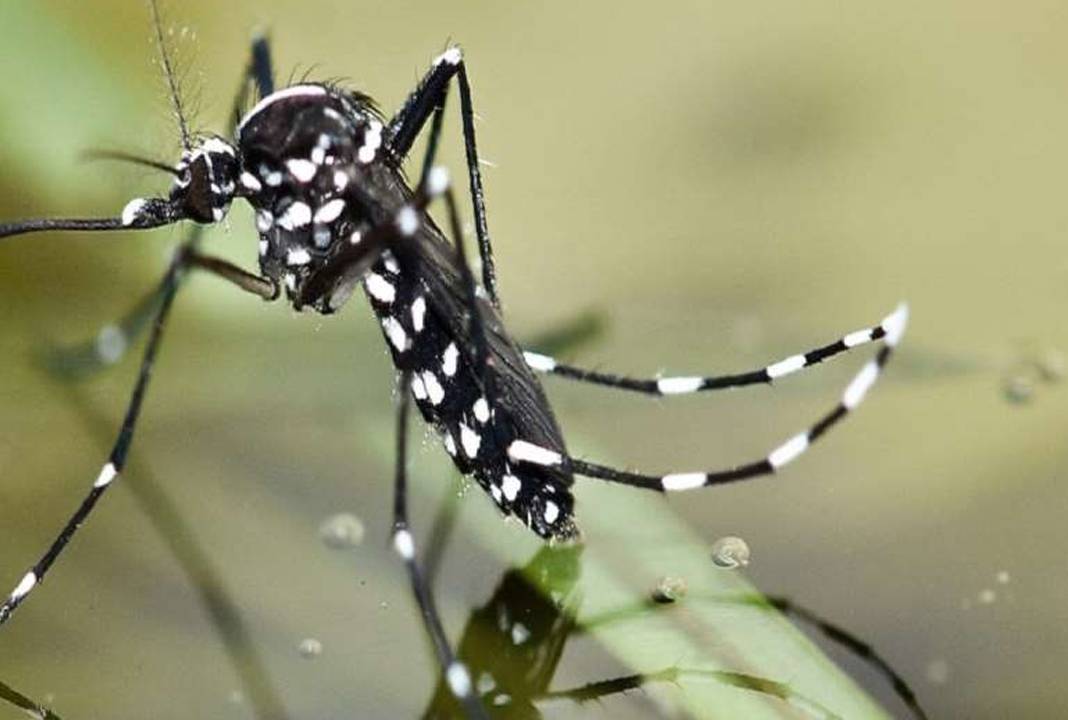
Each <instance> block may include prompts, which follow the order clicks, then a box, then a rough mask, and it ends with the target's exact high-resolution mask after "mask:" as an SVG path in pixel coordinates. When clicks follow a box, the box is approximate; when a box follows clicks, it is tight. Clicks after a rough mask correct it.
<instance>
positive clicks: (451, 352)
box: [441, 342, 460, 377]
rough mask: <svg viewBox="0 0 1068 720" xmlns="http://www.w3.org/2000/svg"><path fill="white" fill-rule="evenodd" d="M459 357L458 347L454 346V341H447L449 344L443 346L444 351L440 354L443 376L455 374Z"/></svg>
mask: <svg viewBox="0 0 1068 720" xmlns="http://www.w3.org/2000/svg"><path fill="white" fill-rule="evenodd" d="M459 359H460V349H459V348H458V347H456V343H454V342H452V343H449V346H448V347H447V348H445V352H444V353H443V354H442V356H441V371H442V372H443V373H445V377H452V376H453V375H455V374H456V365H457V362H458V361H459Z"/></svg>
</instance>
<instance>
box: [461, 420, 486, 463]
mask: <svg viewBox="0 0 1068 720" xmlns="http://www.w3.org/2000/svg"><path fill="white" fill-rule="evenodd" d="M460 445H461V446H463V449H464V455H467V457H469V458H471V459H472V460H474V459H475V458H476V457H477V456H478V449H479V447H480V446H481V445H482V437H481V436H479V434H478V433H477V432H475V431H474V430H472V429H471V428H469V427H468V426H467V425H466V424H465V423H460Z"/></svg>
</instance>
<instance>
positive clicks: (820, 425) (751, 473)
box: [508, 308, 907, 492]
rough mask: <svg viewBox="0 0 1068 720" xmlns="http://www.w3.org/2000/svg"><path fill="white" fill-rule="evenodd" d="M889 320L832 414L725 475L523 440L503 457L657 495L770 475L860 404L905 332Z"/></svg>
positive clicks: (901, 319) (899, 317)
mask: <svg viewBox="0 0 1068 720" xmlns="http://www.w3.org/2000/svg"><path fill="white" fill-rule="evenodd" d="M891 317H892V318H894V321H893V322H892V323H890V326H889V327H888V328H887V330H886V337H885V344H884V345H883V347H882V348H880V350H879V352H878V354H876V356H875V358H874V359H872V360H870V361H868V363H867V364H866V365H865V366H864V367H863V368H862V369H861V371H860V372H859V373H857V374H856V375H855V376H854V377H853V380H852V381H851V382H850V383H849V386H848V387H847V388H846V390H845V392H844V393H843V394H842V399H841V400H840V401H839V402H838V404H837V405H836V406H835V407H834V409H833V410H831V411H830V412H829V413H827V414H825V415H824V416H823V417H821V418H820V419H819V420H817V421H816V422H815V423H814V424H812V425H811V426H810V427H809V428H808V429H807V430H805V431H804V432H801V433H799V434H797V435H795V436H794V437H792V438H790V439H789V440H788V441H786V442H785V443H783V444H782V445H780V446H779V447H778V448H776V449H775V450H773V451H772V452H771V453H769V454H768V455H767V456H766V457H764V458H763V459H761V460H756V461H754V462H750V463H747V464H744V465H739V466H736V467H733V468H729V469H725V470H711V471H698V472H683V473H669V474H667V475H647V474H644V473H636V472H630V471H627V470H618V469H616V468H612V467H608V466H605V465H598V464H596V463H590V462H586V461H584V460H577V459H575V458H571V457H565V456H563V455H561V454H560V453H558V452H555V451H553V450H549V449H547V448H543V447H540V446H538V445H534V444H533V443H529V442H526V441H524V440H515V441H513V442H512V444H511V445H510V446H509V447H508V455H509V457H510V458H511V459H512V460H513V461H515V462H525V463H533V464H535V465H542V466H546V467H566V468H568V469H570V470H571V471H572V472H574V473H575V474H576V475H584V476H586V477H594V478H599V479H601V480H607V481H609V482H614V483H620V484H622V485H631V486H634V487H639V488H644V489H646V490H656V491H659V492H663V491H675V490H692V489H694V488H699V487H707V486H709V485H721V484H724V483H730V482H737V481H740V480H747V479H750V478H754V477H759V476H761V475H771V474H774V473H776V472H777V471H778V470H779V469H780V468H782V467H783V466H784V465H786V464H787V463H790V462H792V461H793V460H796V459H797V458H798V456H800V455H801V454H802V453H804V452H805V451H806V450H807V449H808V448H809V446H810V445H811V444H812V443H813V442H815V441H816V440H817V439H819V438H820V437H821V436H822V435H823V434H824V433H825V432H827V430H829V429H830V428H831V427H832V426H833V425H834V424H835V423H837V422H839V421H840V420H842V419H843V418H844V417H845V416H846V415H848V414H849V413H850V412H851V411H853V410H854V409H856V407H857V406H858V405H859V404H860V403H861V401H863V400H864V397H865V396H866V395H867V394H868V391H869V390H870V389H871V387H872V385H874V384H875V381H876V380H877V379H878V377H879V374H880V373H881V372H882V370H883V367H884V366H885V365H886V363H887V361H888V360H889V359H890V356H891V354H892V353H893V350H894V348H895V347H896V346H897V344H898V342H900V340H901V337H902V335H904V333H905V324H906V321H907V313H906V312H905V310H904V309H903V308H902V310H900V311H899V312H898V313H896V314H894V315H892V316H891Z"/></svg>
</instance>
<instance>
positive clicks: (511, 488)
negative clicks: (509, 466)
mask: <svg viewBox="0 0 1068 720" xmlns="http://www.w3.org/2000/svg"><path fill="white" fill-rule="evenodd" d="M522 488H523V482H522V481H521V480H520V479H519V478H517V477H516V476H515V475H505V476H504V478H503V479H502V480H501V490H502V491H503V492H504V497H505V499H506V500H508V502H513V501H514V500H515V499H516V498H517V497H518V496H519V491H520V490H521V489H522Z"/></svg>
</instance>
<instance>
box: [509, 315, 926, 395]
mask: <svg viewBox="0 0 1068 720" xmlns="http://www.w3.org/2000/svg"><path fill="white" fill-rule="evenodd" d="M904 322H905V307H904V306H903V305H902V306H900V307H898V308H897V310H895V311H894V312H893V313H891V314H890V315H888V316H887V317H886V318H885V319H883V321H882V322H881V323H879V324H878V325H876V326H874V327H870V328H864V329H863V330H857V331H856V332H851V333H849V334H848V335H845V336H843V337H841V338H839V339H838V340H835V341H834V342H832V343H829V344H827V345H823V346H822V347H818V348H816V349H814V350H809V351H808V352H806V353H798V354H797V355H791V356H790V357H788V358H786V359H784V360H780V361H779V362H777V363H772V364H771V365H768V366H767V367H764V368H760V369H759V370H749V371H746V372H741V373H735V374H733V375H716V376H690V377H665V378H657V379H651V378H631V377H625V376H623V375H614V374H612V373H602V372H597V371H595V370H586V369H584V368H579V367H575V366H573V365H565V364H563V363H559V362H557V361H556V360H555V359H554V358H551V357H549V356H548V355H541V354H539V353H535V352H524V353H523V356H524V358H526V361H527V364H528V365H529V366H530V367H531V368H532V369H533V370H537V371H539V372H545V373H552V374H553V375H559V376H561V377H565V378H569V379H571V380H579V381H581V382H587V383H592V384H595V385H605V386H608V387H614V388H619V389H621V390H631V391H633V392H639V393H644V394H646V395H685V394H689V393H695V392H701V391H704V390H725V389H727V388H736V387H744V386H746V385H758V384H770V383H771V382H772V381H774V380H777V379H778V378H781V377H783V376H785V375H790V374H791V373H795V372H797V371H798V370H801V369H804V368H807V367H811V366H812V365H815V364H817V363H821V362H823V361H824V360H826V359H828V358H831V357H834V356H835V355H838V354H840V353H844V352H846V351H847V350H852V349H853V348H855V347H859V346H861V345H865V344H867V343H869V342H872V341H875V340H879V339H881V338H884V337H886V336H887V335H888V334H889V333H890V332H891V328H893V327H894V326H895V325H900V324H903V323H904Z"/></svg>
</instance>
